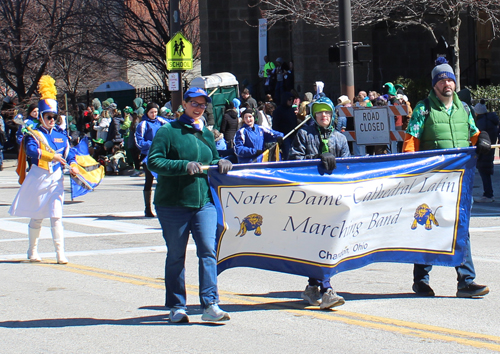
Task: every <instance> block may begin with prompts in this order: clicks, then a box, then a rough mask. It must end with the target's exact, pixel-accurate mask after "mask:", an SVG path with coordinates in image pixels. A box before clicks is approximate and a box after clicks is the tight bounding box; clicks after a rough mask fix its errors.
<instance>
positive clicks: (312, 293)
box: [300, 285, 321, 306]
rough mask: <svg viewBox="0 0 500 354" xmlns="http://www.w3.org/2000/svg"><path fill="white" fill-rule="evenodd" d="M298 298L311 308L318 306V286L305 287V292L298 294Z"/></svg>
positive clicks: (319, 297) (319, 295)
mask: <svg viewBox="0 0 500 354" xmlns="http://www.w3.org/2000/svg"><path fill="white" fill-rule="evenodd" d="M300 297H301V298H302V299H304V300H306V301H307V302H308V303H309V305H311V306H318V305H319V304H320V303H321V294H320V292H319V287H318V286H311V285H308V286H306V290H304V292H303V293H302V294H300Z"/></svg>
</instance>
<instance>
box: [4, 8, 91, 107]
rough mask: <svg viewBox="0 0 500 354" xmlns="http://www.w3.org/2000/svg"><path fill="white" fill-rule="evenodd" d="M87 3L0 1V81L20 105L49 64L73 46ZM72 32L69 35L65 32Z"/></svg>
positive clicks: (30, 93) (31, 92) (35, 86)
mask: <svg viewBox="0 0 500 354" xmlns="http://www.w3.org/2000/svg"><path fill="white" fill-rule="evenodd" d="M85 2H86V0H2V1H0V78H1V79H2V80H3V81H4V83H5V84H6V85H7V86H8V87H10V88H11V89H12V90H13V91H15V92H16V94H17V96H18V98H19V101H23V100H25V99H27V98H29V97H31V95H33V93H34V92H35V91H36V88H37V84H38V80H39V79H40V77H41V76H42V75H43V74H44V73H45V71H46V70H47V68H48V66H49V64H50V62H51V60H52V59H53V58H54V57H55V56H56V55H57V54H58V53H60V52H62V51H65V50H66V49H68V48H70V47H72V46H74V45H75V43H74V42H73V41H70V40H69V39H71V38H72V37H73V36H74V35H75V33H77V32H78V31H76V29H77V28H78V26H79V20H80V18H81V17H80V10H81V9H82V7H83V5H84V3H85ZM69 28H72V29H73V30H72V31H67V30H68V29H69Z"/></svg>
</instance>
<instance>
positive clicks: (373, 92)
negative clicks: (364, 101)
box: [368, 91, 380, 106]
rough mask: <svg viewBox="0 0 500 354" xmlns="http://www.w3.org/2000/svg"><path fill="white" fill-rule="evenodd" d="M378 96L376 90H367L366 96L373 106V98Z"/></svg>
mask: <svg viewBox="0 0 500 354" xmlns="http://www.w3.org/2000/svg"><path fill="white" fill-rule="evenodd" d="M379 96H380V94H379V93H378V92H377V91H370V92H368V98H369V99H370V102H371V103H372V106H375V100H376V99H377V98H378V97H379Z"/></svg>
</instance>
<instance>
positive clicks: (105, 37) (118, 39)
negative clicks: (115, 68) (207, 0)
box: [94, 0, 200, 87]
mask: <svg viewBox="0 0 500 354" xmlns="http://www.w3.org/2000/svg"><path fill="white" fill-rule="evenodd" d="M180 12H181V28H182V31H183V34H184V35H185V36H186V38H187V39H188V40H189V41H190V42H191V43H192V44H193V57H194V60H195V61H196V60H199V59H200V34H199V15H198V12H199V11H198V1H195V0H186V1H182V2H181V3H180ZM94 15H95V17H96V19H98V21H96V24H95V26H96V30H97V31H96V32H95V34H96V41H97V43H99V44H101V45H103V46H104V45H105V46H106V47H107V48H109V49H110V50H112V51H113V52H114V53H115V54H117V55H119V56H121V57H123V58H126V59H128V60H131V61H133V62H135V63H137V62H140V63H142V64H144V65H145V66H146V67H148V68H149V69H150V70H153V71H154V74H155V76H156V77H158V78H159V80H160V81H161V86H163V87H166V85H167V70H166V49H165V46H166V44H167V42H168V41H169V40H170V38H171V34H170V30H169V29H170V11H169V2H168V1H165V0H107V1H104V2H101V1H99V0H96V2H95V3H94Z"/></svg>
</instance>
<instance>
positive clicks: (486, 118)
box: [474, 100, 500, 203]
mask: <svg viewBox="0 0 500 354" xmlns="http://www.w3.org/2000/svg"><path fill="white" fill-rule="evenodd" d="M485 103H486V102H485V101H484V100H481V101H480V102H479V103H478V104H476V105H475V106H474V112H475V113H476V126H477V128H478V129H479V130H480V131H481V132H487V133H488V136H489V138H490V141H491V143H492V144H496V141H497V139H498V131H499V129H498V128H499V127H498V125H499V124H500V121H499V118H498V115H497V114H496V113H495V112H488V109H487V108H486V104H485ZM494 159H495V149H490V151H488V152H487V153H486V154H482V155H479V156H478V157H477V165H476V168H477V170H478V171H479V175H480V176H481V180H482V181H483V196H482V197H481V198H474V201H475V202H476V203H491V202H494V201H495V199H494V198H493V184H492V183H491V175H493V171H494V165H493V161H494Z"/></svg>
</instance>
